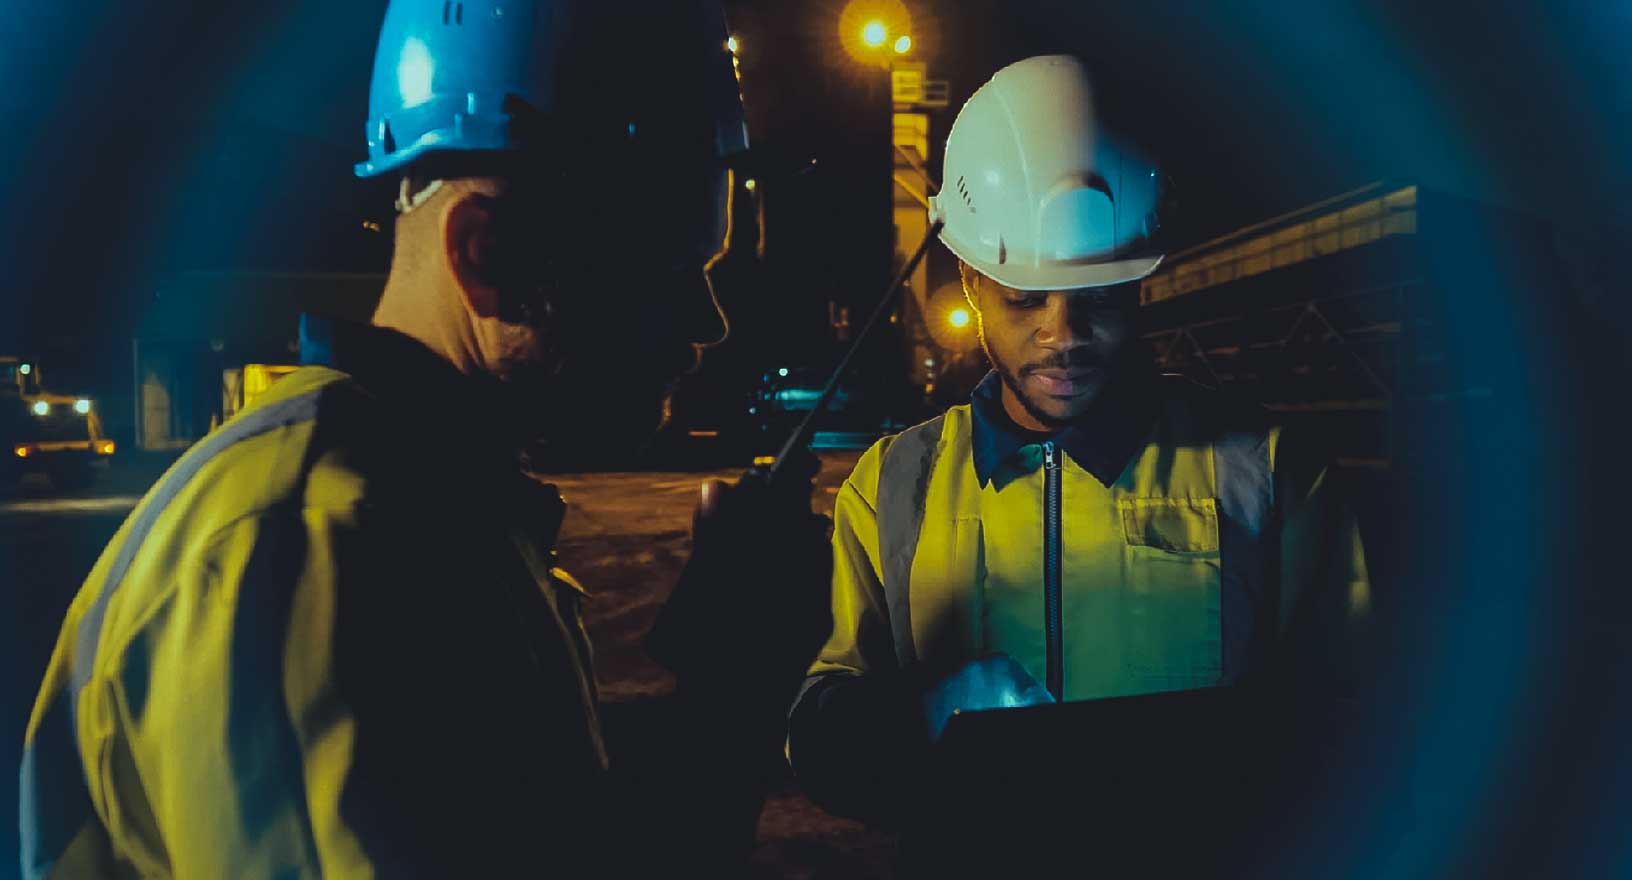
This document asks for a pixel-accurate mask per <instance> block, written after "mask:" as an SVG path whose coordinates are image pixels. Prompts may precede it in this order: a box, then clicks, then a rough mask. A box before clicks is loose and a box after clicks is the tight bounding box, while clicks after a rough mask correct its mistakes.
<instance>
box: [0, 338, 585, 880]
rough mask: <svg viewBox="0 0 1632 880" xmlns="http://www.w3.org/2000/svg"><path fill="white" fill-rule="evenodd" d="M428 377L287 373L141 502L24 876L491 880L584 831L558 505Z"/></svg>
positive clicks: (89, 596)
mask: <svg viewBox="0 0 1632 880" xmlns="http://www.w3.org/2000/svg"><path fill="white" fill-rule="evenodd" d="M380 335H381V336H382V337H383V336H384V334H380ZM379 344H380V345H382V346H384V347H386V348H390V347H391V346H392V345H395V346H396V347H397V348H398V349H402V348H404V347H412V345H411V343H408V342H407V341H406V340H405V339H397V340H389V339H385V340H383V341H380V343H379ZM399 354H400V352H399ZM428 358H429V355H428V352H424V351H423V350H422V349H421V350H418V351H417V353H414V354H412V355H407V354H404V355H402V356H401V357H393V358H385V359H383V360H375V361H372V362H374V363H376V364H377V365H378V366H377V367H376V369H375V371H374V375H368V374H367V373H366V372H357V371H352V373H350V374H348V373H343V372H339V371H337V370H334V369H329V368H326V367H309V368H305V369H302V370H300V371H297V372H296V373H294V374H292V375H290V376H288V377H286V378H284V379H282V380H281V381H279V382H278V383H277V384H276V385H275V386H273V388H272V389H271V390H270V391H268V392H267V393H266V394H265V395H264V396H263V397H262V398H261V399H259V400H257V401H256V402H255V404H254V405H253V406H251V407H250V408H248V409H247V410H245V411H244V412H243V413H240V414H239V415H238V416H237V417H235V418H234V419H233V420H231V421H229V422H228V423H227V424H226V425H224V426H223V427H222V428H221V429H220V430H219V431H217V432H215V433H213V434H212V435H210V436H209V437H207V438H205V439H204V440H203V441H201V442H200V443H199V444H198V445H197V446H195V447H194V448H193V449H192V450H190V451H189V452H188V453H187V454H186V455H185V456H183V457H182V458H181V459H180V460H179V461H178V462H177V463H176V464H175V465H174V466H173V467H172V468H171V469H170V471H169V472H168V473H166V474H165V476H164V477H163V478H161V479H160V480H159V482H158V483H157V484H156V485H155V487H154V488H153V490H152V491H150V492H149V493H148V494H147V496H146V497H145V498H144V499H143V500H142V501H141V503H140V504H139V505H138V506H137V507H136V508H135V510H134V511H133V512H132V514H131V515H130V518H129V519H128V520H127V521H126V522H125V524H124V525H123V527H122V528H121V529H120V530H119V532H118V534H117V535H116V537H115V538H114V539H113V542H112V543H111V544H110V545H109V546H108V548H107V550H106V552H105V553H104V554H103V555H102V557H101V559H100V561H99V562H98V563H97V564H96V567H95V569H94V570H93V571H92V572H91V574H90V576H89V577H88V578H87V580H86V581H85V585H84V587H83V588H82V589H81V591H80V593H79V594H78V596H77V597H76V598H75V599H74V601H73V604H72V606H71V608H70V609H69V611H68V614H67V618H66V620H65V621H64V623H63V627H62V632H61V636H60V638H59V641H58V643H57V646H56V650H55V652H54V655H53V656H52V659H51V663H50V667H49V670H48V671H47V673H46V677H45V681H44V684H43V686H42V687H41V689H40V693H39V696H38V698H37V701H36V703H35V706H34V710H33V714H32V717H31V719H30V721H29V725H28V730H27V739H26V752H25V755H24V758H23V763H22V772H21V806H22V826H23V827H22V833H23V837H22V844H23V863H24V873H25V876H27V877H30V878H32V877H88V876H124V875H128V874H135V875H139V876H144V877H171V876H174V877H198V878H229V877H232V878H237V877H294V876H301V877H306V876H319V875H322V876H331V877H368V876H375V875H378V874H391V875H399V876H400V875H402V874H405V873H406V874H412V875H414V876H482V875H487V874H488V873H489V871H490V870H491V871H499V870H500V867H501V866H505V868H504V869H505V870H508V869H511V868H513V867H514V863H513V860H514V858H515V857H516V856H517V854H518V853H525V852H527V851H528V850H529V848H532V847H535V846H536V845H537V842H538V841H539V839H540V838H541V836H543V837H544V838H545V839H551V840H558V839H566V840H571V839H574V837H575V836H579V835H582V834H583V833H584V832H585V830H586V829H585V828H583V827H582V826H583V825H584V824H585V823H586V822H587V821H589V820H588V819H586V817H587V816H589V815H591V811H589V810H587V809H586V808H585V805H584V800H585V799H587V798H588V797H589V793H590V792H592V791H593V789H594V788H595V786H596V785H598V784H599V779H600V777H601V776H602V775H603V771H604V769H605V767H606V758H605V754H604V750H603V748H602V745H601V741H600V732H599V726H598V721H597V717H596V704H595V692H594V678H593V675H592V673H591V671H590V657H589V646H588V642H587V638H586V637H585V635H584V631H583V629H582V626H581V623H580V620H579V616H578V611H577V604H578V595H579V591H578V588H577V586H576V585H575V584H574V583H573V581H572V580H571V579H570V578H568V577H567V576H566V575H565V574H564V573H562V572H561V571H560V570H559V569H556V568H554V567H553V563H552V559H553V550H552V549H551V548H552V547H553V542H554V540H555V531H556V529H557V528H558V526H559V524H560V515H561V511H560V507H559V498H558V497H557V496H555V495H554V492H553V490H551V489H549V488H548V487H546V486H543V485H541V484H537V483H534V482H533V481H531V480H528V479H525V478H523V477H522V476H521V475H520V473H519V472H518V471H517V470H516V469H515V468H514V465H513V461H514V459H513V458H511V459H508V460H507V459H505V458H504V456H503V455H489V454H487V453H490V452H492V450H491V449H484V448H482V447H481V444H480V442H479V441H477V440H474V439H473V435H472V434H469V433H464V434H462V433H461V431H460V430H459V428H458V426H457V425H456V424H454V422H455V420H453V419H449V418H446V416H445V414H446V412H447V411H448V410H449V409H450V408H451V407H454V406H456V405H457V406H463V407H478V408H479V407H480V406H481V405H482V401H481V400H480V399H472V398H471V397H469V396H465V397H461V398H458V399H452V398H450V397H449V396H448V394H450V393H452V392H454V391H456V390H457V387H458V386H455V385H451V384H449V382H448V381H445V379H444V376H443V374H444V373H449V372H451V371H449V370H448V368H447V367H446V365H444V364H440V363H439V362H437V363H431V362H429V361H428V360H427V359H428ZM433 360H434V359H433ZM348 369H349V368H348ZM425 412H431V413H433V416H432V417H430V418H424V417H423V416H422V417H421V418H420V419H419V421H418V422H417V423H416V422H415V421H414V420H413V419H411V418H405V416H411V415H412V414H415V413H420V414H423V413H425ZM507 465H508V467H507Z"/></svg>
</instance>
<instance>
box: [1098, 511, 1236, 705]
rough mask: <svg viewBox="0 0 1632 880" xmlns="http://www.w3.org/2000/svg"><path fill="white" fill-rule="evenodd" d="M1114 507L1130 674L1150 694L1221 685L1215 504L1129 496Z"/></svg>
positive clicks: (1218, 569)
mask: <svg viewBox="0 0 1632 880" xmlns="http://www.w3.org/2000/svg"><path fill="white" fill-rule="evenodd" d="M1116 506H1117V513H1118V518H1119V519H1120V520H1121V527H1122V529H1121V531H1122V543H1123V580H1122V583H1123V596H1122V599H1123V602H1124V603H1126V604H1125V605H1124V608H1125V610H1126V612H1127V614H1126V616H1125V617H1124V623H1125V625H1126V626H1127V627H1128V628H1127V631H1126V633H1125V639H1126V641H1125V642H1124V645H1125V652H1124V655H1123V659H1124V663H1125V664H1126V672H1127V673H1128V674H1129V675H1130V676H1132V677H1134V678H1136V679H1139V680H1140V681H1141V683H1142V686H1143V687H1147V688H1150V689H1153V690H1155V689H1161V690H1171V689H1178V688H1190V687H1206V686H1210V685H1214V684H1217V683H1218V682H1219V680H1220V677H1221V674H1222V671H1223V657H1222V644H1223V641H1222V635H1221V631H1220V625H1221V617H1220V602H1221V593H1220V555H1219V524H1218V502H1217V501H1216V500H1215V499H1213V498H1147V497H1124V498H1119V499H1117V502H1116Z"/></svg>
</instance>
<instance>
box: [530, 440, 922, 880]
mask: <svg viewBox="0 0 1632 880" xmlns="http://www.w3.org/2000/svg"><path fill="white" fill-rule="evenodd" d="M858 456H859V453H857V452H834V453H824V454H823V455H822V472H821V474H820V476H819V477H818V478H817V489H816V495H815V500H814V505H815V507H816V508H817V509H818V510H820V511H821V512H823V513H827V514H831V513H832V512H833V498H834V495H835V494H836V493H837V491H838V486H839V484H840V483H841V482H843V480H844V478H845V476H847V475H848V474H849V473H850V470H851V468H852V467H854V466H855V462H856V459H857V457H858ZM736 476H738V474H737V473H736V472H734V471H716V472H707V473H689V474H688V473H611V474H581V475H580V474H574V475H565V476H561V477H556V478H551V479H550V481H551V482H553V483H555V484H556V485H557V486H558V487H559V488H560V490H561V494H562V496H563V498H565V500H566V502H567V504H568V506H569V513H568V515H567V520H566V524H565V526H564V528H563V529H562V534H561V541H560V545H559V546H560V553H561V563H562V565H563V566H564V567H565V568H566V569H567V570H568V571H570V572H571V573H572V574H573V575H575V576H576V577H577V578H578V579H579V580H580V581H582V582H583V584H584V586H585V587H587V588H588V589H589V590H590V592H591V594H592V599H591V601H590V602H589V603H588V605H587V606H586V616H587V622H588V625H589V630H590V636H591V638H592V639H594V642H595V656H596V677H597V678H598V679H599V684H600V688H601V697H602V699H603V700H605V701H607V702H619V701H627V700H634V699H639V698H642V697H650V696H654V695H659V694H662V693H665V692H667V691H668V690H670V689H672V688H673V681H672V679H671V678H670V677H669V676H668V675H667V674H666V673H664V672H663V670H662V669H660V668H659V667H658V666H657V665H656V664H654V663H653V662H652V661H651V660H650V659H649V658H647V657H646V656H645V654H644V653H643V652H642V651H641V648H640V640H641V638H642V637H643V636H644V635H645V633H646V631H647V629H648V628H649V627H650V626H651V624H652V621H653V619H654V618H655V617H656V615H657V610H658V608H659V607H660V606H661V605H662V603H663V601H664V599H665V598H667V595H668V591H669V588H670V587H671V586H672V585H673V583H674V580H675V578H676V577H677V576H678V575H679V573H680V568H681V566H682V565H683V564H684V563H685V560H686V556H687V554H688V553H689V550H690V540H691V538H690V530H691V513H692V509H693V507H694V506H695V505H696V501H697V493H698V489H697V487H698V485H699V484H700V483H701V482H702V481H703V480H705V479H709V478H720V479H734V478H735V477H736ZM893 857H894V839H893V838H892V837H891V836H889V835H886V834H881V833H878V832H874V831H869V830H867V829H866V828H864V827H862V826H861V825H859V824H857V823H855V822H850V821H847V820H844V819H838V818H835V817H832V816H829V815H827V814H826V813H824V812H822V810H821V809H820V808H818V807H817V806H815V805H814V804H812V803H811V802H810V801H809V800H807V799H806V798H805V797H804V796H803V795H802V794H800V793H799V790H798V786H797V785H796V784H795V782H794V781H793V779H792V777H791V775H790V776H788V777H785V778H784V779H783V781H782V784H781V785H780V786H779V788H778V790H776V791H774V792H773V793H772V795H771V798H770V800H769V801H768V802H767V803H766V806H765V812H764V814H763V815H762V816H761V817H760V826H759V845H758V847H757V849H756V851H755V853H754V857H753V871H754V875H755V876H757V877H790V878H875V877H888V876H890V875H891V871H890V865H891V863H892V861H893Z"/></svg>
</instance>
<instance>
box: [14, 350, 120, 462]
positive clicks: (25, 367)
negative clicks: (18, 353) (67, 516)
mask: <svg viewBox="0 0 1632 880" xmlns="http://www.w3.org/2000/svg"><path fill="white" fill-rule="evenodd" d="M0 380H3V382H0V442H3V447H0V449H4V450H5V451H4V453H0V454H4V457H5V459H4V460H5V465H6V466H5V468H4V472H5V473H6V475H8V476H16V475H17V474H19V473H22V472H29V471H39V472H44V473H46V474H47V475H49V476H50V478H51V482H52V484H53V485H55V486H56V487H57V488H75V487H79V486H84V485H88V484H89V483H90V482H92V480H93V479H94V478H95V475H96V468H97V467H99V466H102V465H103V464H104V463H105V461H106V459H107V457H108V456H111V455H113V453H114V448H115V446H114V442H113V441H112V440H110V439H108V438H107V436H106V435H104V434H103V432H102V422H101V420H100V419H99V418H98V417H97V413H96V407H95V405H94V403H93V402H92V401H91V399H90V398H88V397H79V396H76V395H72V394H58V393H55V392H51V391H47V390H45V388H44V380H43V378H42V376H41V368H40V365H39V363H38V362H37V361H31V360H27V359H24V358H18V357H13V356H9V355H0Z"/></svg>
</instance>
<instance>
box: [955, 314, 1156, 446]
mask: <svg viewBox="0 0 1632 880" xmlns="http://www.w3.org/2000/svg"><path fill="white" fill-rule="evenodd" d="M980 345H981V349H982V350H983V351H985V353H986V359H987V360H988V361H990V362H991V364H992V369H993V370H996V371H997V376H998V378H999V379H1000V380H1002V382H1003V384H1004V385H1005V386H1007V387H1008V389H1009V393H1010V394H1012V395H1013V397H1014V399H1015V400H1016V401H1018V402H1019V404H1020V407H1021V409H1024V410H1025V411H1026V414H1027V415H1029V416H1031V417H1032V418H1033V419H1036V420H1037V422H1038V423H1039V424H1042V425H1044V426H1046V427H1048V428H1049V429H1051V430H1060V429H1062V428H1065V427H1066V426H1068V425H1070V424H1071V423H1072V422H1073V421H1075V420H1076V419H1077V418H1078V417H1079V416H1080V415H1081V413H1082V412H1083V411H1086V410H1087V409H1088V408H1089V407H1090V406H1092V405H1093V403H1094V402H1095V401H1097V400H1099V399H1100V398H1101V397H1103V396H1104V394H1105V387H1106V386H1107V385H1108V384H1109V383H1110V381H1111V376H1112V375H1114V374H1115V372H1116V370H1117V366H1118V362H1120V361H1123V360H1125V358H1116V359H1112V360H1107V359H1105V358H1103V357H1101V356H1100V355H1098V354H1096V353H1093V352H1091V351H1089V350H1088V349H1084V348H1079V349H1075V350H1074V351H1072V352H1067V353H1064V354H1056V355H1050V356H1047V357H1044V358H1041V359H1039V360H1036V361H1031V362H1027V363H1023V364H1012V363H1010V362H1008V361H1007V360H1005V359H1004V358H1002V357H999V356H998V354H997V352H996V351H995V350H993V348H992V347H991V345H990V344H989V343H988V342H987V341H986V335H985V333H981V334H980ZM1081 367H1092V368H1095V369H1098V370H1100V371H1101V373H1100V376H1101V379H1100V383H1099V386H1098V387H1096V388H1094V389H1093V390H1092V392H1091V393H1089V394H1086V395H1084V396H1083V398H1082V400H1081V401H1080V407H1079V409H1078V411H1077V412H1073V413H1070V414H1067V415H1063V416H1062V415H1058V414H1056V413H1052V412H1049V411H1048V410H1047V409H1046V408H1045V407H1044V405H1043V403H1042V402H1040V401H1039V400H1038V399H1036V398H1035V397H1034V394H1035V392H1034V391H1032V390H1031V389H1028V387H1027V385H1026V381H1025V379H1026V376H1027V374H1029V373H1031V372H1034V371H1036V370H1045V369H1074V368H1081Z"/></svg>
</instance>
